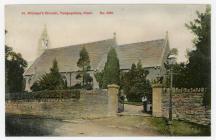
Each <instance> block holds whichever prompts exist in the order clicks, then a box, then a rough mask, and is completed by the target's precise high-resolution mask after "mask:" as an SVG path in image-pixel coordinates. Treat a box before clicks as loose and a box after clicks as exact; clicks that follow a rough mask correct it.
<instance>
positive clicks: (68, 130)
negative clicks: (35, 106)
mask: <svg viewBox="0 0 216 140" xmlns="http://www.w3.org/2000/svg"><path fill="white" fill-rule="evenodd" d="M147 118H148V117H142V116H121V117H120V116H116V117H108V118H100V119H93V120H55V119H46V118H37V117H28V116H27V117H26V116H25V117H23V116H17V115H15V116H7V118H6V135H7V136H157V135H160V134H159V133H158V132H157V131H156V130H155V129H154V128H152V127H150V126H149V124H148V119H147Z"/></svg>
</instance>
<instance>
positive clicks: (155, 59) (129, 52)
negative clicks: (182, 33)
mask: <svg viewBox="0 0 216 140" xmlns="http://www.w3.org/2000/svg"><path fill="white" fill-rule="evenodd" d="M165 43H166V40H165V39H159V40H152V41H145V42H139V43H132V44H126V45H120V46H119V47H117V48H116V50H117V53H118V58H119V61H120V68H121V69H130V68H131V65H132V64H133V63H137V62H138V61H139V60H140V61H141V63H142V66H143V67H155V66H161V61H162V60H161V59H162V55H163V50H164V49H165Z"/></svg>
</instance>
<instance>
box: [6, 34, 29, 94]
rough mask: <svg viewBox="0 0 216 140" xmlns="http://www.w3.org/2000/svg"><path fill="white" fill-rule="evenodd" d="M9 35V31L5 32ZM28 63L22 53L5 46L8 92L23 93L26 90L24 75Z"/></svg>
mask: <svg viewBox="0 0 216 140" xmlns="http://www.w3.org/2000/svg"><path fill="white" fill-rule="evenodd" d="M5 33H7V31H5ZM26 67H27V62H26V60H25V59H23V58H22V55H21V54H20V53H16V52H14V51H13V49H12V48H11V47H8V46H7V45H5V86H6V87H5V88H6V92H21V91H23V90H24V88H23V83H24V78H23V73H24V70H25V68H26Z"/></svg>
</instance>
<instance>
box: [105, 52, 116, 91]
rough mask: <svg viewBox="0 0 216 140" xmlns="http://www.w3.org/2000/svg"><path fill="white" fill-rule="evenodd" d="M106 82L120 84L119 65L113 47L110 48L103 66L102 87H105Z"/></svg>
mask: <svg viewBox="0 0 216 140" xmlns="http://www.w3.org/2000/svg"><path fill="white" fill-rule="evenodd" d="M108 84H117V85H119V84H120V66H119V59H118V57H117V53H116V50H115V48H111V49H110V51H109V53H108V55H107V62H106V63H105V66H104V73H103V83H102V88H107V85H108Z"/></svg>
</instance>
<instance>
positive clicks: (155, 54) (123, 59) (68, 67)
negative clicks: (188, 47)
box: [24, 38, 167, 75]
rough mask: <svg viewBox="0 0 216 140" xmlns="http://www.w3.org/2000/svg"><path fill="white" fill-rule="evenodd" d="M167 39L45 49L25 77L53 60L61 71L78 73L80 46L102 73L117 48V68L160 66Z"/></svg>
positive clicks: (97, 43)
mask: <svg viewBox="0 0 216 140" xmlns="http://www.w3.org/2000/svg"><path fill="white" fill-rule="evenodd" d="M166 46H167V45H166V39H159V40H152V41H146V42H139V43H132V44H126V45H119V46H117V45H116V42H115V38H113V39H107V40H102V41H96V42H91V43H85V44H79V45H72V46H67V47H61V48H54V49H47V50H45V51H44V53H43V54H42V55H41V56H40V57H38V58H37V59H36V60H35V62H34V63H33V64H32V65H31V66H30V67H29V69H27V70H26V71H25V73H24V75H32V74H35V73H44V72H49V69H50V68H51V67H52V62H53V60H54V59H56V60H57V62H58V67H59V71H60V72H73V71H78V70H79V68H78V67H77V61H78V59H79V52H80V50H81V49H82V47H85V48H86V50H87V51H88V54H89V57H90V62H91V69H92V70H102V69H103V68H104V65H105V62H106V59H107V54H108V52H109V49H110V48H111V47H115V48H116V52H117V55H118V58H119V62H120V69H130V68H131V65H132V64H133V63H137V62H138V61H139V60H140V61H141V63H142V65H143V66H144V67H155V66H161V64H162V60H163V58H164V54H165V51H164V50H166V49H165V48H167V47H166Z"/></svg>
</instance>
